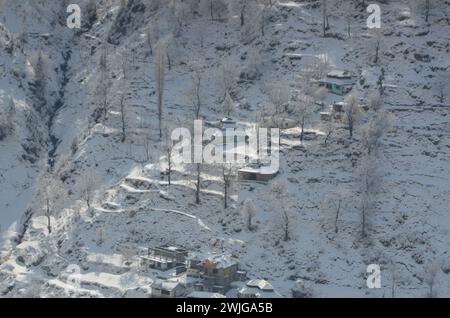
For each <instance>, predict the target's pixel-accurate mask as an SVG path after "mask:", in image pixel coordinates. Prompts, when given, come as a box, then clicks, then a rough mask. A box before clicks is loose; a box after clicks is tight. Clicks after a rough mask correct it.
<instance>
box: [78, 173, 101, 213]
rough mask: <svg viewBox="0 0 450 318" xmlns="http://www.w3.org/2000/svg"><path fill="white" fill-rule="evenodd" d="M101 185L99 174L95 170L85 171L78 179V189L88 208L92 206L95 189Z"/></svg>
mask: <svg viewBox="0 0 450 318" xmlns="http://www.w3.org/2000/svg"><path fill="white" fill-rule="evenodd" d="M99 185H100V182H99V180H98V176H97V175H96V174H95V173H94V172H93V171H89V172H88V173H85V174H84V175H82V176H80V178H79V180H78V186H77V191H78V192H79V193H80V195H81V197H82V198H83V200H84V201H85V202H86V205H87V207H88V208H90V207H91V204H92V200H93V198H94V195H95V191H96V190H97V188H98V186H99Z"/></svg>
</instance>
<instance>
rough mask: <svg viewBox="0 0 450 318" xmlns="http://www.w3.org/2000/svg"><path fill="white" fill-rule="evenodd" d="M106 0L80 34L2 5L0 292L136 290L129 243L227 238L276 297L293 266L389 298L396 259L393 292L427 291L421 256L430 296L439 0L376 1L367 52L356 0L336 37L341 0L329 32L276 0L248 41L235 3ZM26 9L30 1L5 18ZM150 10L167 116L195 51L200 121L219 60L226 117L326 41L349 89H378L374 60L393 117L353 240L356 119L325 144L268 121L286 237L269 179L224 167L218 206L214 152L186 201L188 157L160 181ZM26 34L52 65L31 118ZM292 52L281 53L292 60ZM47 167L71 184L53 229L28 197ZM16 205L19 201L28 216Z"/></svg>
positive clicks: (296, 6) (212, 107) (202, 247)
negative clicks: (418, 7) (246, 216)
mask: <svg viewBox="0 0 450 318" xmlns="http://www.w3.org/2000/svg"><path fill="white" fill-rule="evenodd" d="M119 2H120V1H99V4H98V8H97V9H98V10H97V13H98V21H97V22H96V23H95V24H94V25H93V26H92V27H91V28H90V29H89V30H87V31H85V32H79V33H77V32H76V31H74V30H70V29H68V28H67V27H65V26H64V25H61V24H60V23H59V22H55V23H52V22H51V21H55V19H56V20H57V17H60V15H61V11H60V9H59V8H57V7H55V6H52V5H51V1H44V2H43V4H42V5H35V4H32V2H31V1H30V2H23V3H21V4H16V3H15V2H13V1H6V2H5V4H4V5H3V8H6V9H4V10H2V19H3V16H4V17H5V18H4V19H3V21H1V20H0V22H1V23H2V25H3V26H4V27H5V28H6V29H7V30H9V32H12V33H16V32H20V31H19V30H24V31H23V32H25V33H27V34H29V36H27V41H26V44H24V46H23V47H24V49H23V51H24V52H21V51H19V50H16V51H15V52H14V54H13V55H10V54H7V53H5V52H4V51H1V53H0V54H1V55H0V66H1V65H5V68H6V69H7V70H8V72H7V73H6V74H4V75H3V76H2V77H1V78H0V81H1V86H0V93H1V94H0V96H1V97H2V101H3V103H2V105H6V103H5V102H6V101H8V100H9V98H10V97H13V98H14V100H15V102H16V105H17V106H16V107H17V114H18V115H17V117H16V127H17V128H16V131H15V134H14V136H10V137H8V138H6V139H5V140H2V141H0V147H1V148H2V150H1V157H0V162H1V169H2V170H1V172H0V173H1V174H0V182H1V183H2V187H1V189H0V191H1V192H0V195H1V200H0V204H1V206H2V208H1V213H2V214H1V218H0V220H1V223H2V234H3V237H4V238H3V242H4V249H3V250H4V257H3V260H2V262H3V263H2V264H1V265H0V275H1V277H2V283H1V285H0V287H1V289H0V290H1V292H2V294H3V295H4V296H24V295H37V294H39V295H41V296H64V295H65V296H77V295H78V296H88V295H90V296H94V297H101V296H106V297H109V296H115V297H120V296H125V295H128V294H132V293H133V292H135V291H136V292H137V293H140V294H146V291H145V290H146V288H148V286H149V283H150V282H151V281H152V280H153V279H155V275H154V273H148V272H147V271H145V270H143V269H142V268H141V267H140V266H139V261H138V260H139V258H138V254H139V250H140V249H144V248H147V247H149V246H156V245H161V244H174V245H181V246H184V247H187V248H189V249H191V250H193V251H217V252H229V253H232V254H233V255H234V256H235V257H236V258H237V259H238V260H239V263H240V266H241V268H243V269H244V270H246V271H247V272H248V273H249V275H251V277H255V278H267V279H268V280H270V282H271V283H272V284H273V285H274V286H275V287H276V288H277V289H278V290H279V291H280V292H281V293H282V294H283V295H284V296H290V295H291V294H290V290H291V288H293V287H294V286H295V280H297V279H303V280H304V281H305V285H306V286H307V287H308V288H310V289H311V291H312V296H315V297H330V296H348V297H352V296H375V297H381V296H386V297H389V296H391V284H392V275H393V274H392V273H394V276H395V277H396V279H395V281H396V295H397V296H412V297H420V296H424V295H426V293H427V291H428V285H427V283H426V276H427V275H426V269H427V267H428V266H429V265H430V264H433V263H434V262H438V263H439V266H440V268H441V269H442V270H439V271H438V273H437V278H436V281H437V282H438V283H436V286H435V291H436V292H437V295H438V296H448V295H449V294H450V290H449V286H450V283H449V281H450V276H449V272H448V268H449V262H450V255H448V251H449V250H450V249H449V247H450V246H449V244H450V243H449V242H450V241H449V235H450V233H449V230H450V222H449V221H448V197H449V192H450V187H449V182H448V181H449V180H450V175H449V173H450V172H449V171H450V169H449V162H450V161H449V146H450V143H449V142H450V140H449V138H450V137H449V136H450V134H449V132H450V122H449V120H448V107H449V105H448V102H443V103H441V102H440V101H439V98H437V96H436V95H437V92H436V90H435V86H436V85H434V84H433V83H435V81H438V80H439V78H438V75H437V73H438V71H439V70H440V69H441V70H446V71H449V66H450V65H449V63H450V58H449V57H450V53H449V49H450V48H449V36H448V34H450V32H449V31H450V25H449V23H448V19H446V17H445V13H446V12H448V10H449V7H450V6H449V4H448V3H445V1H444V2H443V3H445V4H443V6H444V7H445V10H434V11H433V12H432V15H431V18H430V19H432V20H433V23H430V25H429V26H427V25H426V24H425V23H424V22H423V18H422V16H421V15H420V14H418V13H417V12H410V11H409V8H408V6H407V5H406V4H405V2H404V1H390V2H389V3H387V4H381V7H382V9H383V15H382V19H383V33H384V37H383V42H382V43H383V47H382V49H381V55H380V62H379V63H374V62H373V56H374V47H373V43H372V42H373V37H372V36H371V35H370V32H369V30H368V29H367V28H366V27H365V21H366V16H367V14H366V13H365V11H364V10H363V8H358V9H357V10H355V11H354V17H353V20H352V21H353V23H352V31H351V32H352V36H351V38H348V37H347V35H346V33H347V31H346V27H347V25H346V21H345V20H344V19H343V18H342V17H343V16H345V14H346V13H347V10H348V7H347V6H346V5H344V4H346V3H348V2H347V1H330V2H331V3H330V6H331V8H329V11H330V12H331V16H330V18H329V20H330V25H331V27H332V29H331V30H330V36H329V37H326V38H323V37H322V36H321V10H320V8H319V6H318V5H317V4H318V3H317V2H314V1H297V2H295V1H292V2H291V1H289V2H285V1H280V2H279V3H277V4H276V5H275V6H274V7H273V8H271V9H270V10H271V11H270V12H271V18H270V19H269V22H268V23H267V26H266V29H265V35H264V36H261V35H259V32H257V31H255V30H254V32H253V33H254V34H255V39H254V40H253V41H250V43H246V42H247V41H246V40H247V39H246V37H244V36H243V34H242V32H241V30H240V24H239V17H238V16H237V15H230V16H231V17H230V18H229V19H227V20H226V21H211V20H210V18H209V17H208V14H207V12H204V11H202V12H201V13H200V14H193V15H192V16H186V17H185V19H186V20H185V21H184V22H183V23H182V25H181V26H180V27H179V28H175V27H174V25H176V24H173V23H171V21H173V20H172V19H173V16H171V15H172V11H171V10H170V8H169V7H168V6H166V5H161V6H160V7H159V8H158V6H157V5H156V3H157V2H156V1H155V2H152V3H153V4H155V5H154V6H151V5H149V4H147V3H146V5H145V12H142V10H140V9H139V8H140V5H141V4H142V2H140V1H130V2H131V3H132V4H134V5H135V6H137V8H138V9H136V11H135V14H134V15H131V16H132V17H133V18H129V16H130V14H131V13H130V12H133V8H134V7H133V6H132V5H130V12H127V11H126V10H125V11H124V10H123V9H121V8H120V7H119ZM27 3H28V4H29V6H27ZM351 7H352V8H353V7H354V4H353V5H352V6H351ZM27 10H28V11H30V10H31V11H32V12H35V11H34V10H37V11H38V13H39V14H27V15H26V18H25V19H21V18H17V16H18V15H23V14H24V13H25V12H26V11H27ZM404 16H406V17H407V18H403V17H404ZM116 17H118V18H117V19H119V20H115V19H116ZM399 17H401V19H400V18H399ZM18 21H22V22H18ZM115 21H121V22H120V23H119V24H117V22H115ZM150 25H151V26H155V25H156V26H158V28H160V29H161V30H164V29H166V30H167V29H169V30H170V31H171V32H172V33H177V36H174V38H173V40H172V42H171V45H170V47H169V55H170V60H171V67H170V69H168V70H167V72H166V81H165V92H166V94H165V96H164V118H165V119H164V120H165V122H167V123H168V125H169V126H170V127H177V126H185V127H190V126H191V125H192V120H193V118H194V115H193V110H192V106H191V105H192V101H191V100H190V96H189V91H190V89H191V85H192V79H191V78H192V69H193V67H195V66H196V65H195V64H196V63H200V62H201V63H202V64H203V65H204V67H203V80H202V91H201V94H202V96H201V97H202V104H203V105H204V106H203V108H202V110H201V113H202V116H203V117H204V118H205V119H207V120H217V119H219V118H221V117H223V116H224V114H223V113H222V111H221V108H222V101H221V100H222V95H223V83H222V80H221V76H222V67H223V66H224V65H225V67H226V68H227V70H230V71H231V72H232V73H233V75H234V77H235V78H237V80H236V83H235V84H234V86H233V93H234V94H233V95H234V96H233V97H234V98H235V99H236V101H237V102H239V104H240V105H241V107H240V108H239V109H238V113H237V114H236V115H235V116H236V117H238V118H239V120H241V121H249V122H252V121H255V120H256V118H257V116H258V111H259V110H261V109H262V107H263V106H265V105H267V104H268V103H269V96H268V94H267V92H268V86H269V84H271V83H273V82H275V81H285V82H286V83H288V84H289V85H290V86H291V88H295V87H296V86H297V83H296V81H297V76H298V75H299V74H301V72H302V70H303V69H304V68H305V66H308V65H309V64H310V63H312V62H313V61H315V57H316V56H317V57H323V56H326V57H327V60H328V62H329V64H330V68H335V67H337V68H345V69H350V70H352V71H354V72H355V73H356V74H357V76H358V78H359V79H360V80H359V81H358V83H357V85H356V87H355V88H354V90H355V91H358V92H360V93H361V97H362V99H363V100H364V99H367V96H368V93H369V92H370V91H371V89H374V88H375V87H376V80H377V78H378V76H379V73H380V68H381V67H380V66H382V67H383V68H384V70H385V73H386V97H385V103H386V108H387V109H388V110H390V111H392V112H393V113H394V114H395V116H396V121H395V129H394V130H393V131H391V132H389V133H387V134H386V135H385V137H384V138H383V145H384V146H383V147H382V150H381V154H380V156H381V159H380V162H381V163H382V166H381V170H382V172H383V177H384V181H383V186H382V191H381V193H380V194H378V195H377V200H376V201H377V202H376V203H377V204H376V209H375V212H374V213H372V214H371V215H370V216H369V221H370V222H369V223H370V235H369V237H368V238H367V239H364V240H362V239H361V235H360V222H361V221H360V219H361V214H360V211H359V207H358V201H359V185H358V178H357V176H356V172H355V171H356V169H355V167H354V166H353V165H352V159H353V160H355V162H358V160H360V158H362V154H361V152H362V150H361V149H362V148H361V144H360V141H361V133H360V132H359V130H357V132H356V133H355V140H354V141H352V142H351V143H349V142H347V134H348V132H347V130H346V129H345V127H344V125H340V126H339V127H338V128H337V129H336V132H335V134H334V135H333V136H332V140H331V141H330V142H329V145H328V146H323V145H322V144H323V137H322V136H319V137H318V138H317V139H315V140H311V141H304V142H303V145H300V141H299V140H298V138H291V137H289V133H292V134H293V135H298V133H299V132H298V130H297V129H293V130H291V131H286V132H285V133H286V135H285V136H284V137H282V144H284V145H286V146H284V147H283V149H282V151H281V152H282V154H281V168H280V173H279V175H278V176H277V178H276V180H286V181H287V184H288V192H289V199H288V200H287V204H288V206H289V209H290V211H291V217H292V220H291V225H290V226H291V229H292V233H291V236H292V237H291V240H289V241H287V242H284V241H283V240H282V230H281V228H280V225H279V222H280V221H279V219H280V218H279V215H278V214H277V209H276V208H274V207H273V198H272V197H271V195H270V185H268V184H262V183H252V182H236V183H235V184H234V185H233V189H232V196H231V206H230V207H229V208H228V209H223V203H222V202H223V193H222V188H223V185H222V182H221V180H220V179H221V176H220V173H221V171H219V170H218V169H217V167H208V166H205V167H204V168H203V171H202V185H203V189H202V193H201V203H200V204H195V195H194V193H195V176H194V174H193V171H192V167H189V166H188V165H186V166H176V167H174V170H175V171H174V173H173V175H172V180H173V183H172V185H170V186H169V185H168V184H167V178H166V176H165V174H164V171H165V169H166V159H165V154H164V151H163V149H162V146H161V144H160V141H159V138H158V132H157V126H158V123H157V118H158V115H157V108H156V93H155V91H156V83H155V79H154V71H153V69H154V63H155V61H154V59H155V55H154V54H153V55H150V54H149V53H148V52H149V47H148V43H147V42H146V31H147V29H148V27H149V26H150ZM161 32H162V31H161ZM47 34H48V35H47ZM107 39H109V42H110V43H108V41H107ZM38 50H42V52H43V54H44V55H45V56H46V61H47V62H46V63H48V64H49V65H48V67H47V77H48V80H47V83H48V95H49V96H48V104H49V105H52V106H51V107H50V108H49V111H48V113H47V114H45V115H44V116H43V117H42V119H37V118H39V117H38V116H40V115H39V114H37V112H36V111H35V110H33V102H32V98H31V93H30V90H29V88H28V83H29V82H30V81H32V79H33V74H32V71H33V70H32V68H31V67H26V65H27V61H30V60H32V59H33V58H35V55H36V52H37V51H38ZM104 52H107V63H106V73H107V78H108V82H107V86H108V97H107V103H108V105H110V106H109V107H108V113H107V115H106V118H104V119H103V120H102V121H101V122H98V123H95V121H93V120H92V114H93V113H94V111H95V109H96V108H97V107H98V105H100V104H101V103H102V97H101V94H99V91H98V90H99V87H100V86H101V84H102V77H101V76H102V73H101V70H100V69H99V61H100V60H101V58H102V54H103V53H104ZM125 52H126V53H125ZM256 52H257V53H256ZM289 54H296V57H297V59H292V58H289ZM124 56H126V57H125V61H126V62H125V63H124ZM194 62H196V63H194ZM28 63H31V62H28ZM123 65H125V69H126V72H125V74H124V72H123ZM249 70H252V71H255V70H256V71H258V72H261V74H260V76H256V78H254V79H245V74H243V75H242V76H241V74H240V73H245V72H242V71H247V72H248V71H249ZM15 71H16V72H17V73H18V74H19V76H16V75H15ZM21 74H25V75H24V76H25V77H23V76H22V75H21ZM258 75H259V74H258ZM363 80H364V81H363ZM100 88H101V87H100ZM122 93H123V94H124V101H125V104H126V107H127V111H126V126H127V138H126V140H125V142H121V118H120V108H119V101H120V98H121V96H122ZM332 100H340V97H337V96H334V95H327V97H326V101H327V102H331V101H332ZM0 104H1V103H0ZM247 106H248V107H247ZM249 109H250V110H249ZM27 111H29V112H30V113H31V114H33V115H34V116H35V117H36V119H35V120H32V122H33V123H34V126H33V129H36V130H37V131H38V133H37V134H38V135H39V136H40V138H38V142H34V143H33V144H38V145H39V148H38V149H37V151H36V156H35V157H34V158H35V159H34V160H30V159H27V157H26V158H25V159H24V158H23V156H22V155H23V154H24V153H25V154H28V155H29V153H30V152H29V151H26V150H25V149H24V147H23V144H24V142H23V140H25V139H26V138H27V136H29V135H30V134H31V133H30V130H31V131H33V130H32V129H30V127H29V125H27V124H26V123H25V119H24V118H22V117H24V116H25V115H24V114H25V113H26V112H27ZM308 128H310V129H311V130H318V131H321V132H322V131H324V129H325V128H326V127H325V126H324V124H323V123H321V122H320V121H319V118H318V114H316V116H315V117H314V119H313V120H312V121H311V123H310V124H309V125H308ZM148 133H149V136H148V137H146V134H148ZM146 138H148V139H147V140H146ZM39 140H40V141H39ZM146 143H148V144H149V145H150V146H149V148H150V150H149V158H146V146H145V144H146ZM289 145H290V146H289ZM19 158H22V159H19ZM30 161H32V162H30ZM53 162H54V164H53ZM49 163H50V167H49ZM48 169H50V170H52V171H53V172H54V174H56V175H57V176H58V177H59V178H60V179H62V180H63V182H64V187H65V189H66V190H67V191H69V192H68V195H67V197H66V199H65V201H64V206H63V208H64V209H61V212H60V213H58V214H56V215H53V216H52V220H53V227H54V229H53V231H52V233H50V234H48V231H47V227H46V222H47V220H46V217H45V216H44V215H43V212H42V210H43V209H44V204H43V203H42V202H40V201H39V197H38V190H39V188H40V187H42V186H43V185H42V184H41V182H40V179H39V177H40V176H41V175H43V174H45V172H46V171H47V170H48ZM88 175H93V176H95V178H96V179H98V181H99V182H98V183H99V184H98V185H97V189H96V190H97V191H96V197H95V200H93V201H94V202H93V203H92V205H91V207H90V208H88V207H86V204H85V202H84V201H83V200H82V197H81V195H80V193H79V191H78V187H79V185H80V183H82V180H83V179H84V178H86V176H88ZM336 188H346V189H347V191H348V193H349V194H348V200H346V204H345V209H344V210H343V211H342V214H341V218H340V220H339V231H338V233H335V231H334V224H333V215H332V213H330V212H329V211H325V210H324V209H323V203H324V201H325V200H326V198H327V196H328V195H329V194H330V193H332V192H333V191H334V190H335V189H336ZM247 198H252V199H253V202H254V203H255V205H256V207H257V211H258V212H257V215H256V217H255V223H256V229H255V230H253V231H249V230H247V229H246V227H245V223H244V220H243V218H242V217H241V216H240V213H239V212H240V210H241V206H242V202H243V201H244V200H245V199H247ZM28 209H29V211H30V212H29V213H28V214H26V213H25V212H26V211H27V210H28ZM24 215H25V216H28V217H30V218H29V221H28V222H25V221H24V220H27V217H24ZM11 225H13V226H12V227H11ZM24 225H25V226H24ZM23 226H24V228H25V232H24V233H21V230H20V229H21V228H22V227H23ZM17 238H19V240H17ZM16 244H17V246H16ZM371 263H376V264H380V265H381V266H382V269H383V272H382V286H383V288H382V289H381V290H369V289H366V286H365V283H366V282H365V277H366V267H367V265H368V264H371ZM69 264H77V265H79V266H80V267H81V272H82V276H81V279H80V280H81V286H80V288H79V289H74V288H73V286H72V285H70V284H67V273H66V272H65V269H66V267H67V266H68V265H69ZM392 269H394V270H392ZM133 295H134V294H133Z"/></svg>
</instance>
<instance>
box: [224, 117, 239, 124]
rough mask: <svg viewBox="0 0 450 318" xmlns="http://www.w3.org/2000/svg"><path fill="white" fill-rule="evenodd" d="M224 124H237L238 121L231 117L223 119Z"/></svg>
mask: <svg viewBox="0 0 450 318" xmlns="http://www.w3.org/2000/svg"><path fill="white" fill-rule="evenodd" d="M222 123H228V124H235V123H236V121H235V120H234V119H233V118H231V117H225V118H223V119H222Z"/></svg>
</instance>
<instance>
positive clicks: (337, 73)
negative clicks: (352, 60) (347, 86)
mask: <svg viewBox="0 0 450 318" xmlns="http://www.w3.org/2000/svg"><path fill="white" fill-rule="evenodd" d="M327 77H331V78H342V79H350V78H351V77H352V75H351V74H350V72H348V71H345V70H333V71H330V72H328V74H327Z"/></svg>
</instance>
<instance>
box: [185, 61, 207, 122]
mask: <svg viewBox="0 0 450 318" xmlns="http://www.w3.org/2000/svg"><path fill="white" fill-rule="evenodd" d="M203 72H204V63H203V62H195V63H193V65H192V87H191V89H190V90H189V92H188V97H189V99H190V100H191V102H192V105H193V107H194V115H195V118H196V119H199V118H200V112H201V108H202V98H201V97H202V94H201V88H202V79H203Z"/></svg>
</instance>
